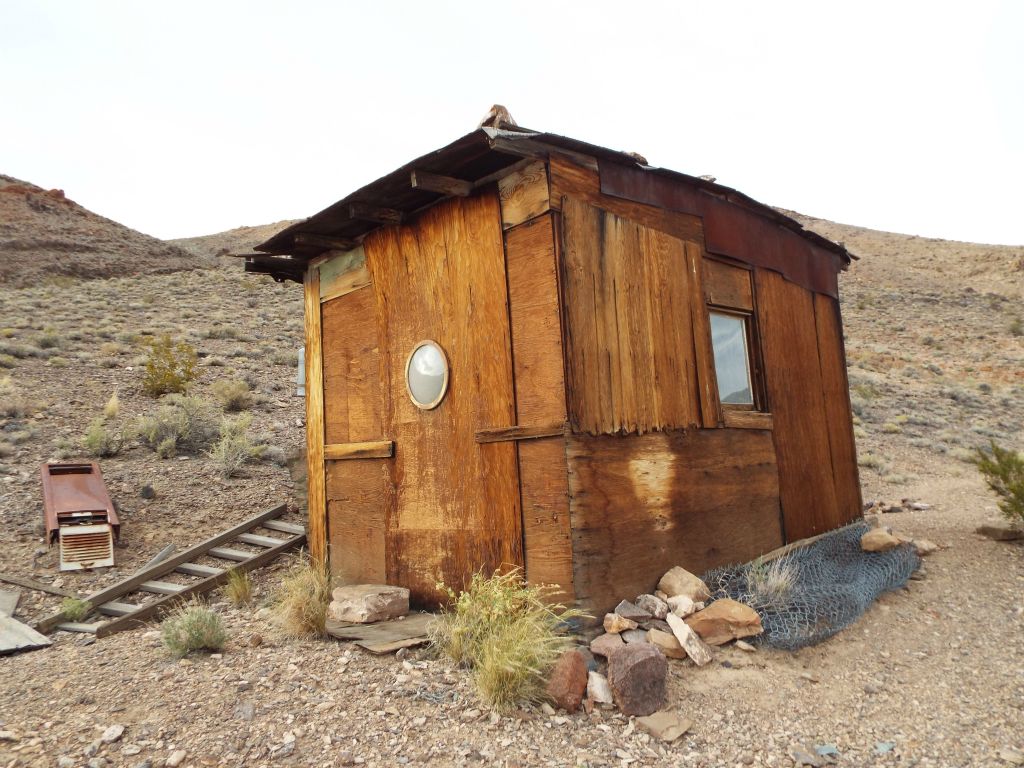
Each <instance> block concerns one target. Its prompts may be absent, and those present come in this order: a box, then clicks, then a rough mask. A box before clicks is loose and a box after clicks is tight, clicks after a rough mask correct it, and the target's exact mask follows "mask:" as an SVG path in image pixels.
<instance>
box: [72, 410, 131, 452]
mask: <svg viewBox="0 0 1024 768" xmlns="http://www.w3.org/2000/svg"><path fill="white" fill-rule="evenodd" d="M123 447H124V432H123V431H120V430H110V429H107V427H106V424H104V423H103V417H102V416H97V417H96V418H95V419H93V420H92V421H91V422H89V428H88V429H87V430H85V436H84V437H83V438H82V449H83V450H84V451H85V452H86V453H88V454H89V455H90V456H96V457H97V458H101V459H102V458H106V457H108V456H117V454H119V453H120V452H121V448H123Z"/></svg>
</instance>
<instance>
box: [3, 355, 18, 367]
mask: <svg viewBox="0 0 1024 768" xmlns="http://www.w3.org/2000/svg"><path fill="white" fill-rule="evenodd" d="M17 364H18V358H16V357H14V356H13V355H6V354H0V368H13V367H14V366H16V365H17Z"/></svg>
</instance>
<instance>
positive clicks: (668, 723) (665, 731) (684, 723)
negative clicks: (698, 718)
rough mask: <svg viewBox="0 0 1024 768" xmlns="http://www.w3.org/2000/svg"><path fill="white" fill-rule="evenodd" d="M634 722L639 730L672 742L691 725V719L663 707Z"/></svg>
mask: <svg viewBox="0 0 1024 768" xmlns="http://www.w3.org/2000/svg"><path fill="white" fill-rule="evenodd" d="M636 724H637V726H638V727H639V728H640V730H641V731H645V732H646V733H649V734H651V736H653V737H654V738H656V739H660V740H661V741H666V742H669V743H671V742H673V741H675V740H676V739H678V738H679V737H680V736H682V735H683V734H684V733H686V732H687V731H688V730H690V728H692V727H693V721H692V720H689V719H687V718H685V717H681V716H680V715H678V714H677V713H675V712H670V711H668V710H666V709H663V710H662V711H660V712H655V713H654V714H653V715H647V716H646V717H638V718H637V719H636Z"/></svg>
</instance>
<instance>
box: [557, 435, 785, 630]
mask: <svg viewBox="0 0 1024 768" xmlns="http://www.w3.org/2000/svg"><path fill="white" fill-rule="evenodd" d="M568 441H569V443H568V454H569V488H570V493H571V500H570V504H571V509H572V520H573V548H574V576H575V581H574V583H575V589H576V597H577V600H578V601H579V602H580V603H581V604H582V605H583V606H584V607H586V608H587V609H589V610H590V611H591V612H592V613H593V612H595V611H597V612H598V613H597V614H595V615H600V613H601V612H604V611H605V610H608V609H610V608H612V607H614V605H615V604H616V603H617V602H618V601H619V600H620V599H622V598H623V597H633V596H635V595H638V594H641V593H644V592H650V591H651V590H653V589H654V586H655V584H657V581H658V579H659V578H660V577H661V576H662V574H664V573H665V571H667V570H668V569H669V568H672V567H673V566H676V565H681V566H683V567H684V568H686V569H687V570H689V571H692V572H694V573H702V572H703V571H704V570H706V569H708V568H713V567H715V566H719V565H724V564H726V563H731V562H742V561H745V560H748V559H750V558H751V557H755V556H756V555H757V554H759V553H761V552H768V551H770V550H772V549H775V548H776V547H778V546H780V545H781V544H782V543H783V540H782V531H781V527H780V521H779V484H778V472H777V469H776V465H775V451H774V449H773V447H772V438H771V433H769V432H765V431H760V430H747V429H708V430H692V431H686V432H682V431H673V432H661V433H651V434H648V435H639V436H637V435H629V436H615V435H601V436H598V437H592V436H586V435H574V436H571V437H570V438H568Z"/></svg>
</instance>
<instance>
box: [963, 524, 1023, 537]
mask: <svg viewBox="0 0 1024 768" xmlns="http://www.w3.org/2000/svg"><path fill="white" fill-rule="evenodd" d="M974 532H975V533H980V534H981V535H982V536H984V537H985V538H988V539H992V540H993V541H1017V540H1018V539H1024V528H1021V527H1018V526H1015V525H1010V524H1009V523H989V524H987V525H979V526H978V527H977V528H975V529H974Z"/></svg>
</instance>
